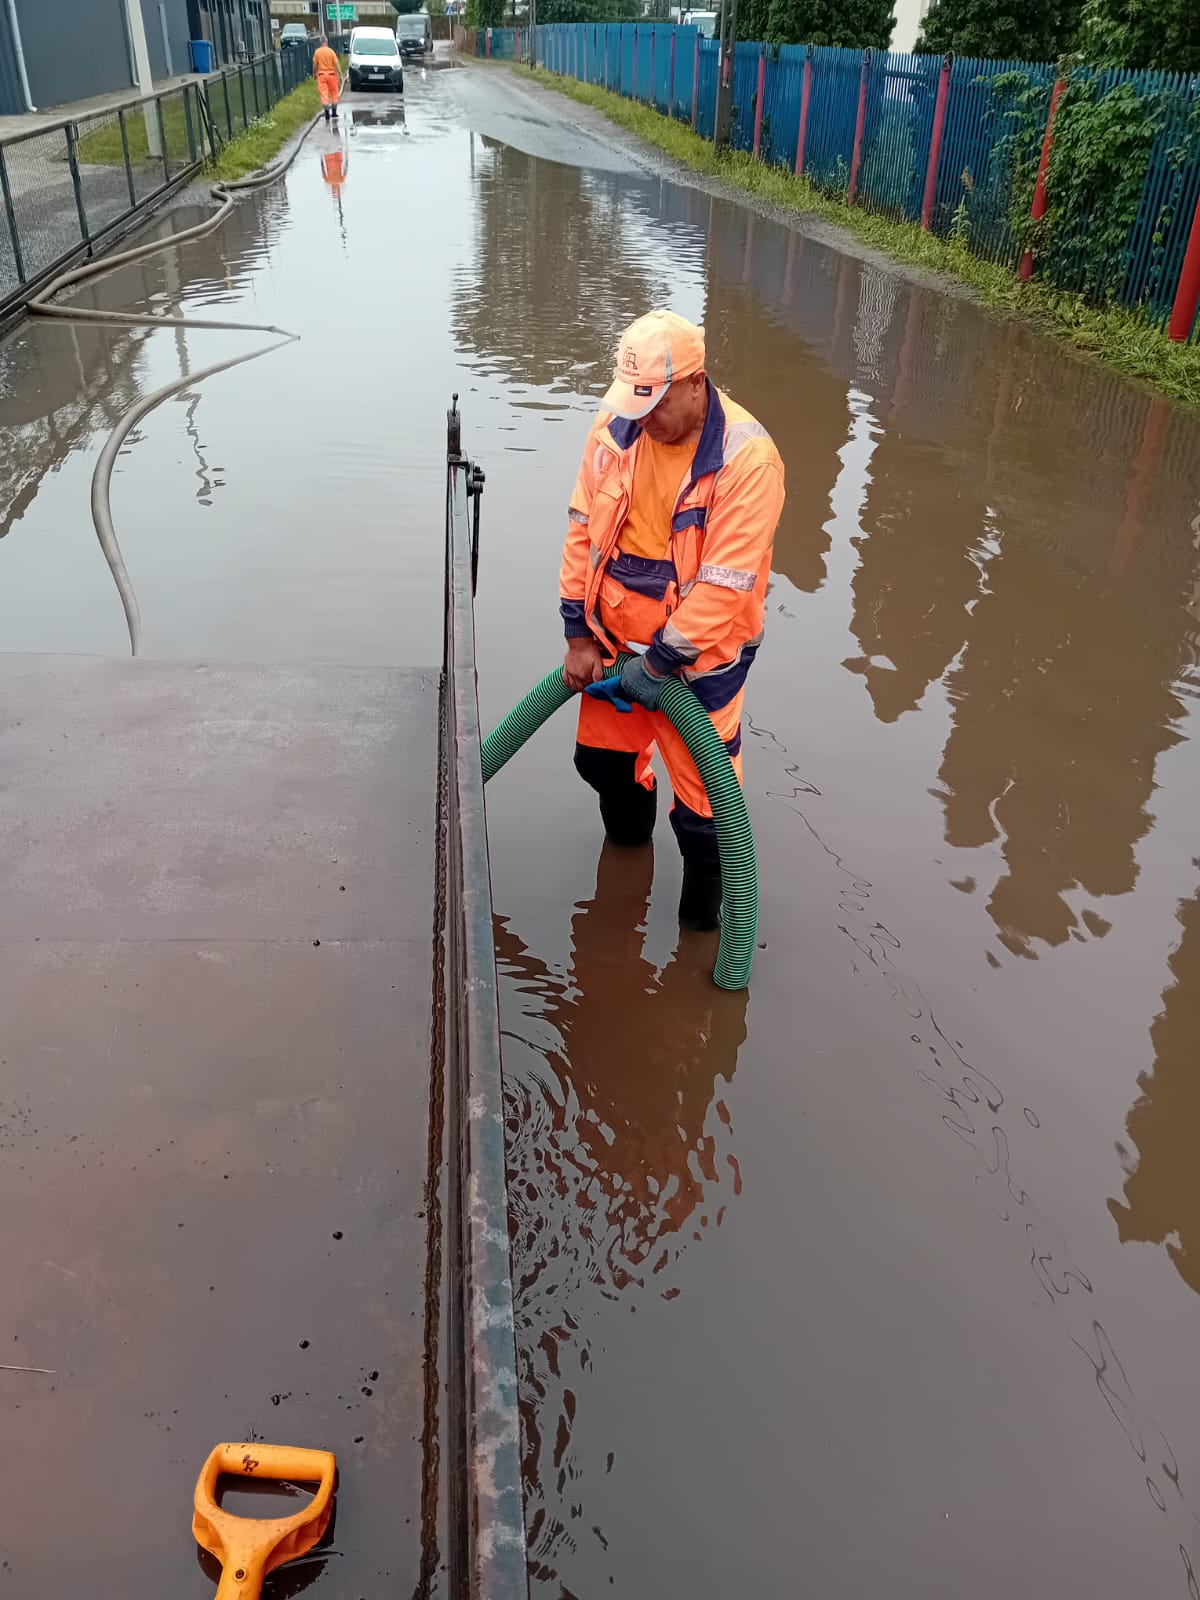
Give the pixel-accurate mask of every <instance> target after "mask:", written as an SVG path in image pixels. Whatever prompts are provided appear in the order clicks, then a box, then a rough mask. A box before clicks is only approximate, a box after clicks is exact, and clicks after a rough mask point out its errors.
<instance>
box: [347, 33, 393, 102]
mask: <svg viewBox="0 0 1200 1600" xmlns="http://www.w3.org/2000/svg"><path fill="white" fill-rule="evenodd" d="M348 72H349V77H350V87H351V88H352V89H399V90H400V92H401V93H402V94H403V92H404V63H403V61H402V60H401V59H400V47H399V45H398V44H397V43H396V35H395V34H394V33H393V32H392V30H391V29H390V28H355V30H354V32H353V33H352V34H351V35H350V64H349V68H348Z"/></svg>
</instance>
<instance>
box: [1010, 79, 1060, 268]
mask: <svg viewBox="0 0 1200 1600" xmlns="http://www.w3.org/2000/svg"><path fill="white" fill-rule="evenodd" d="M1065 88H1066V84H1065V83H1064V82H1063V80H1062V79H1061V78H1056V79H1055V82H1054V89H1053V91H1052V92H1051V95H1050V111H1049V114H1048V116H1047V117H1046V131H1045V133H1044V134H1043V135H1042V159H1041V160H1040V161H1039V162H1038V169H1037V180H1036V181H1035V183H1034V185H1033V204H1032V205H1031V206H1030V208H1029V218H1030V221H1031V222H1040V221H1041V219H1042V218H1043V217H1044V216H1045V215H1046V172H1047V170H1048V169H1049V166H1050V152H1051V150H1053V149H1054V113H1055V112H1056V111H1057V110H1058V102H1059V101H1060V100H1061V99H1062V92H1063V90H1064V89H1065ZM1020 276H1021V282H1022V283H1028V282H1029V280H1030V278H1032V277H1033V251H1032V249H1029V250H1026V252H1025V254H1024V255H1023V256H1022V257H1021V273H1020Z"/></svg>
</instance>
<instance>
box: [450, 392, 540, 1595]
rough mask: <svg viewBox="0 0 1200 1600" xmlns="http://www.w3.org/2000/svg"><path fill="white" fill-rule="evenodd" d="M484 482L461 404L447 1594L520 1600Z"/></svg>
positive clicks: (454, 598)
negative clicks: (483, 718) (490, 821)
mask: <svg viewBox="0 0 1200 1600" xmlns="http://www.w3.org/2000/svg"><path fill="white" fill-rule="evenodd" d="M482 484H483V474H482V473H481V472H478V471H477V470H476V469H475V468H473V467H472V465H471V463H470V462H469V461H468V460H467V459H466V458H465V457H464V456H463V454H462V423H461V418H460V415H459V411H458V396H457V395H455V397H454V405H453V407H452V408H451V410H450V412H449V413H448V426H447V452H446V599H445V615H446V636H445V655H444V666H443V672H442V685H441V738H440V761H441V767H442V773H441V778H442V784H441V796H442V802H441V817H440V827H441V843H442V849H441V858H442V860H443V862H444V869H443V870H444V873H445V883H444V886H443V892H442V894H441V895H440V897H439V898H440V900H441V903H442V906H443V914H444V927H443V929H442V930H441V932H442V940H443V945H444V950H445V960H444V965H445V1011H446V1016H445V1061H446V1079H447V1117H446V1126H447V1128H448V1130H449V1137H448V1146H449V1148H448V1152H447V1156H448V1166H449V1171H448V1185H447V1188H448V1210H449V1223H450V1226H449V1229H448V1231H447V1235H446V1254H447V1261H446V1268H447V1281H448V1283H449V1286H450V1287H449V1321H450V1336H449V1360H448V1363H447V1365H448V1371H449V1382H450V1395H449V1431H450V1437H449V1448H448V1450H447V1452H446V1456H447V1480H448V1482H447V1486H448V1490H449V1494H450V1527H451V1548H450V1552H449V1566H450V1594H451V1596H452V1597H453V1600H528V1596H529V1578H528V1571H527V1566H526V1553H525V1510H524V1499H523V1494H522V1487H521V1448H520V1423H519V1416H518V1409H517V1373H516V1343H515V1337H514V1331H513V1290H512V1266H511V1258H510V1255H509V1235H508V1194H507V1187H506V1169H505V1159H504V1103H503V1094H502V1084H501V1069H500V1014H499V1007H498V996H497V980H496V958H495V949H494V945H493V938H492V891H491V878H490V874H489V869H488V847H487V828H486V820H485V816H484V805H483V770H482V766H481V763H480V726H479V699H478V694H477V691H476V679H475V607H474V591H475V572H476V568H477V557H478V527H479V523H478V516H479V494H480V492H481V489H482Z"/></svg>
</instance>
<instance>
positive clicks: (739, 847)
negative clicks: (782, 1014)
mask: <svg viewBox="0 0 1200 1600" xmlns="http://www.w3.org/2000/svg"><path fill="white" fill-rule="evenodd" d="M630 660H632V657H631V656H628V655H620V656H618V657H617V659H616V662H615V664H614V665H613V666H611V667H608V668H606V670H605V674H604V676H605V677H606V678H615V677H617V676H619V674H620V673H621V671H622V670H623V668H624V667H625V664H626V663H627V662H628V661H630ZM573 696H574V691H573V690H571V689H568V688H567V685H566V680H565V679H564V678H563V674H562V668H561V667H556V668H555V669H554V671H553V672H548V673H547V674H546V676H545V677H544V678H543V679H542V680H541V682H540V683H535V684H534V686H533V688H532V689H531V690H530V691H529V693H528V694H527V695H526V696H525V698H524V700H522V701H521V702H520V703H519V704H518V705H515V706H514V707H513V709H512V710H511V711H510V712H509V713H508V715H507V716H506V717H505V718H504V720H503V722H501V723H500V724H499V725H498V726H497V727H495V728H494V729H493V730H492V732H491V733H489V734H488V736H487V738H486V739H485V740H484V741H483V781H484V783H487V782H488V781H489V779H491V778H494V777H495V776H496V774H497V773H498V772H499V771H500V768H501V767H503V766H504V765H505V764H506V762H508V761H509V760H511V758H512V757H513V756H514V755H516V753H517V751H518V750H519V749H520V748H521V746H522V745H523V744H524V743H525V741H526V740H527V739H529V738H530V737H531V736H532V735H533V734H535V733H536V732H537V730H538V729H539V728H540V727H541V725H542V723H543V722H545V721H546V719H547V718H548V717H549V716H551V714H552V713H553V712H555V711H557V710H558V708H559V706H564V705H566V703H567V701H568V700H570V699H572V698H573ZM658 706H659V710H660V711H661V712H662V713H663V715H664V716H665V717H667V718H668V719H669V720H670V721H671V723H672V724H673V725H674V727H675V729H676V731H677V732H678V733H679V735H680V736H681V738H682V739H683V742H684V744H686V745H687V747H688V750H689V751H690V753H691V757H692V760H693V761H694V762H695V763H696V770H697V771H698V772H699V774H700V777H701V779H702V780H703V783H704V787H705V789H706V790H707V791H708V799H709V804H710V805H711V806H712V809H713V821H714V822H715V823H716V825H717V846H718V848H719V850H720V852H721V943H720V947H719V949H718V950H717V964H716V966H715V967H714V969H713V981H714V982H715V983H716V984H717V986H718V988H721V989H744V988H745V987H746V985H747V984H748V983H749V981H750V966H751V963H752V962H753V960H754V941H755V938H756V936H757V934H758V864H757V862H756V860H755V856H754V835H753V834H752V833H751V832H750V818H749V816H748V815H747V813H746V801H745V797H744V796H743V794H742V786H741V784H740V783H739V782H738V780H737V774H736V773H735V772H734V770H733V762H732V761H730V759H729V752H728V750H726V748H725V745H724V744H723V742H722V741H721V739H720V737H719V736H718V734H717V730H716V729H715V728H714V727H713V725H712V720H711V718H710V717H709V715H708V713H707V712H706V711H705V709H704V707H703V706H702V705H701V704H700V702H699V700H697V699H696V696H695V695H694V694H693V693H692V691H691V690H690V689H689V688H688V686H687V685H686V684H685V683H681V682H680V681H679V679H678V678H669V679H668V680H667V681H666V683H664V684H663V691H662V698H661V700H660V701H659V703H658Z"/></svg>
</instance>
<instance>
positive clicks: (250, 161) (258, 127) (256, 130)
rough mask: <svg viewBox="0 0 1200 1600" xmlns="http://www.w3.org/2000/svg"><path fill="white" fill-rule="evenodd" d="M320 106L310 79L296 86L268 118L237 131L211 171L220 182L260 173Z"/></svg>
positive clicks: (224, 146) (315, 89)
mask: <svg viewBox="0 0 1200 1600" xmlns="http://www.w3.org/2000/svg"><path fill="white" fill-rule="evenodd" d="M320 109H321V96H320V95H319V94H318V92H317V86H316V84H315V83H314V82H313V81H312V80H311V79H310V80H309V81H308V82H307V83H302V84H301V85H300V87H299V88H298V89H293V90H292V92H291V94H289V95H285V96H284V97H283V99H282V100H281V101H280V102H279V104H278V105H275V106H272V108H271V110H270V111H268V112H267V114H266V116H265V117H259V119H258V121H257V122H252V123H251V124H250V126H249V127H248V128H247V129H246V131H245V132H244V133H236V134H234V136H233V138H232V139H230V141H229V143H228V144H226V145H222V147H221V149H220V151H219V153H218V155H217V159H216V161H215V162H214V163H213V164H212V167H211V168H210V170H211V171H212V173H213V174H214V176H215V177H216V178H217V179H218V180H220V181H221V182H228V181H229V180H230V179H231V178H244V177H245V176H246V175H247V173H250V172H257V171H258V169H259V168H260V167H265V166H266V164H267V162H268V161H271V160H273V159H274V157H275V156H277V155H278V154H279V152H280V151H281V150H282V149H283V147H284V145H285V144H286V143H287V142H288V140H289V139H290V138H291V137H292V135H293V134H294V133H296V132H297V131H298V130H299V129H300V128H302V127H303V126H304V124H305V123H306V122H311V121H312V119H313V117H315V116H316V114H317V112H318V111H319V110H320Z"/></svg>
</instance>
